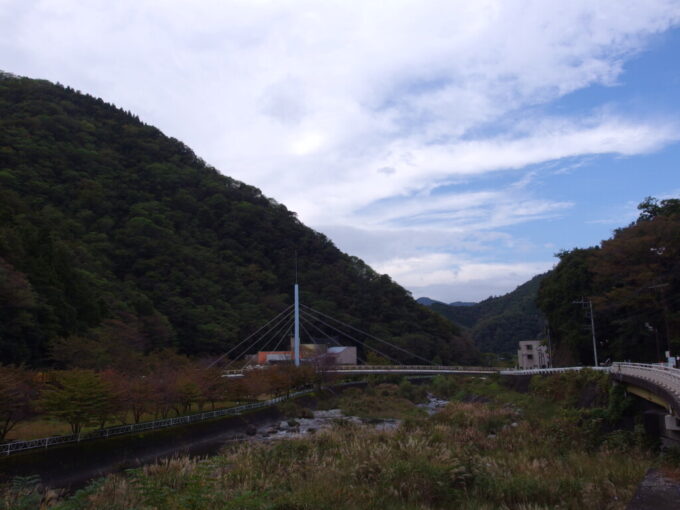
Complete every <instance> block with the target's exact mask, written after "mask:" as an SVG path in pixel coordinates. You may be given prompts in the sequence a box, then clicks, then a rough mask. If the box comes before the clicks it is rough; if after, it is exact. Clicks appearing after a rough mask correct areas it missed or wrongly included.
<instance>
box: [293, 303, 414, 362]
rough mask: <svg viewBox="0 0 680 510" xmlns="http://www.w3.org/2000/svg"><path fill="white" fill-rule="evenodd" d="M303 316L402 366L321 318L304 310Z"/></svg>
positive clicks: (387, 355)
mask: <svg viewBox="0 0 680 510" xmlns="http://www.w3.org/2000/svg"><path fill="white" fill-rule="evenodd" d="M303 314H306V315H308V316H309V317H311V318H313V319H314V320H317V321H319V322H321V323H322V324H323V325H325V326H326V327H329V328H331V329H333V330H334V331H337V332H338V333H340V334H341V335H342V336H345V337H347V338H349V339H350V340H353V341H354V342H356V343H358V344H360V345H362V346H363V347H364V348H365V349H370V350H372V351H374V352H377V353H378V354H380V355H381V356H383V357H385V358H387V359H389V360H390V361H393V362H394V363H396V364H397V365H402V364H403V363H402V362H401V361H399V360H396V359H395V358H393V357H392V356H390V355H389V354H385V353H384V352H381V351H380V350H378V349H376V348H375V347H371V346H370V345H368V344H366V343H365V342H362V341H361V340H359V339H358V338H356V337H353V336H352V335H350V334H349V333H347V332H345V331H342V330H340V329H338V328H337V327H336V326H333V325H332V324H328V323H327V322H325V321H324V320H323V319H321V318H319V317H315V316H313V315H311V314H309V313H308V312H306V311H304V310H303Z"/></svg>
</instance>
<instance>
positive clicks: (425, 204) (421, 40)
mask: <svg viewBox="0 0 680 510" xmlns="http://www.w3.org/2000/svg"><path fill="white" fill-rule="evenodd" d="M0 5H1V6H2V8H1V9H0V33H2V34H3V35H2V36H0V69H4V70H6V71H11V72H14V73H18V74H23V75H28V76H31V77H39V78H47V79H51V80H54V81H59V82H62V83H65V84H68V85H71V86H73V87H75V88H78V89H81V90H83V91H85V92H88V93H91V94H93V95H97V96H101V97H103V98H104V99H105V100H107V101H111V102H114V103H115V104H117V105H118V106H121V107H123V108H125V109H126V110H131V111H133V112H135V113H137V114H139V115H140V117H141V118H142V120H144V121H145V122H148V123H150V124H154V125H157V126H158V127H160V128H161V129H162V130H163V131H164V132H165V133H166V134H168V135H170V136H174V137H176V138H179V139H181V140H183V141H184V142H185V143H187V144H188V145H189V146H190V147H192V148H193V149H194V150H195V151H196V152H197V153H198V155H199V156H201V157H202V158H203V159H205V160H206V161H207V162H209V163H210V164H212V165H213V166H215V167H216V168H218V169H219V170H220V171H222V172H224V173H225V174H227V175H230V176H232V177H235V178H237V179H240V180H243V181H245V182H247V183H249V184H253V185H256V186H258V187H260V188H261V189H262V190H263V192H264V193H265V194H267V195H268V196H271V197H273V198H275V199H276V200H277V201H279V202H282V203H284V204H285V205H286V206H287V207H289V208H290V209H291V210H293V211H296V212H297V213H298V215H299V217H300V219H301V220H302V221H304V222H305V223H307V224H308V225H311V226H313V227H315V228H318V229H320V230H322V231H323V232H325V233H327V234H328V235H329V236H330V237H331V238H332V239H333V240H334V241H335V242H336V243H337V244H338V246H339V247H340V248H342V249H344V250H347V251H350V252H352V253H353V254H356V255H359V256H361V257H362V258H364V259H366V260H367V262H369V263H370V264H373V265H375V266H376V267H377V268H378V269H379V270H381V271H385V272H388V273H389V274H390V275H391V276H392V277H393V278H394V279H395V280H396V281H398V282H399V283H402V284H403V285H406V286H407V287H409V288H410V289H411V290H413V291H414V292H415V291H416V290H418V291H425V290H427V289H435V288H436V289H438V290H437V292H438V293H439V296H438V297H439V298H442V299H445V296H444V294H445V293H446V292H449V293H450V294H449V297H450V299H451V300H454V299H457V298H459V297H460V298H466V299H467V298H469V296H471V295H475V296H478V297H479V296H481V297H483V296H482V294H483V293H484V292H491V293H495V294H498V293H501V291H503V290H505V291H507V290H511V287H512V286H514V285H515V284H516V282H517V283H521V282H518V279H520V278H524V277H527V278H528V277H530V276H532V271H534V272H536V271H543V270H545V268H547V267H549V266H550V265H551V264H552V258H550V257H549V256H548V257H546V256H545V255H541V257H543V258H542V260H538V261H529V262H519V261H517V260H515V259H517V258H518V257H520V256H522V257H524V256H526V253H528V251H529V250H527V249H526V246H529V245H532V241H531V240H528V239H525V238H524V237H523V236H522V235H518V234H517V233H516V232H513V233H512V234H511V233H509V229H511V228H514V227H517V226H521V225H529V224H537V222H548V221H552V220H554V219H556V218H560V217H562V216H564V215H567V214H570V212H571V211H574V209H575V200H574V199H571V198H551V197H549V196H546V195H545V194H544V189H543V188H542V187H541V184H540V183H541V179H542V177H543V176H544V175H547V174H550V175H554V174H558V175H568V174H569V173H575V172H578V171H580V170H582V168H581V167H582V165H584V162H585V161H588V162H592V161H594V160H597V159H598V158H601V157H603V156H611V155H613V156H616V157H633V156H638V155H641V154H649V153H652V152H655V151H659V150H661V149H663V148H664V147H668V146H670V145H672V144H674V143H675V142H677V141H678V140H680V126H679V124H678V122H677V120H676V119H677V115H676V113H677V112H673V111H669V112H667V114H663V112H662V113H659V112H656V113H655V114H653V115H652V114H649V115H641V114H639V113H638V114H636V115H633V114H631V113H629V112H628V111H627V110H626V109H625V108H621V107H619V106H617V105H616V104H609V103H608V104H606V105H604V104H597V105H595V106H591V107H588V108H584V109H582V110H579V111H571V110H569V109H567V110H554V111H553V110H551V109H550V107H551V106H552V105H554V104H555V102H557V101H559V100H560V99H562V98H564V97H567V96H568V95H569V94H571V93H573V92H578V91H582V90H587V89H588V88H589V87H609V88H616V87H617V86H619V85H620V83H621V79H622V76H623V75H624V72H625V64H626V62H628V61H630V60H631V59H632V58H634V57H636V56H637V55H640V54H641V53H642V52H643V51H645V50H646V49H647V48H648V47H649V44H650V38H652V37H653V36H655V35H658V34H661V33H664V32H665V31H667V30H669V29H670V28H672V27H675V26H677V25H678V23H680V3H678V2H677V1H670V0H669V1H666V0H648V1H645V2H640V1H633V0H610V1H601V2H595V3H594V2H592V1H587V0H574V1H570V2H552V3H549V2H532V1H520V0H517V1H510V0H504V1H501V0H479V1H475V2H450V1H444V0H420V1H414V2H410V1H404V2H391V3H389V4H385V3H384V2H378V1H362V2H354V1H349V0H347V1H342V2H335V1H334V2H318V1H313V0H277V1H273V0H271V1H270V0H259V1H246V0H232V1H218V0H204V1H200V2H194V3H192V4H191V6H188V5H187V4H186V2H180V1H179V0H167V1H164V2H156V1H153V0H135V1H134V2H133V1H132V0H120V1H118V2H105V1H103V0H92V1H89V2H86V3H83V2H77V1H76V0H35V1H30V0H29V1H26V0H0ZM598 220H599V218H595V221H598ZM383 243H384V244H383ZM540 244H541V245H543V244H545V243H540ZM385 245H387V246H390V247H391V248H390V250H387V249H386V248H385ZM522 247H523V248H522ZM395 250H399V251H398V252H395ZM454 252H455V253H457V254H458V255H457V257H459V258H456V259H455V260H454V259H452V258H451V255H450V254H451V253H454ZM442 254H444V255H442ZM494 256H495V260H494ZM460 257H462V259H461V258H460ZM418 260H420V262H421V263H417V261H418ZM461 260H463V262H460V261H461ZM504 260H512V262H504ZM457 261H458V262H457ZM459 262H460V263H459ZM461 264H462V265H461ZM503 275H511V276H508V277H507V278H506V277H505V276H503ZM447 289H448V290H447Z"/></svg>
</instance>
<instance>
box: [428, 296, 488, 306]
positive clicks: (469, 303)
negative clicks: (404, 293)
mask: <svg viewBox="0 0 680 510" xmlns="http://www.w3.org/2000/svg"><path fill="white" fill-rule="evenodd" d="M416 301H417V302H418V303H420V304H421V305H425V306H432V305H433V304H435V303H438V304H442V305H443V304H446V303H443V302H441V301H436V300H434V299H430V298H429V297H421V298H418V299H416ZM476 304H477V303H475V302H474V301H454V302H453V303H449V306H473V305H476Z"/></svg>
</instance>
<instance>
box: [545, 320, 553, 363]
mask: <svg viewBox="0 0 680 510" xmlns="http://www.w3.org/2000/svg"><path fill="white" fill-rule="evenodd" d="M545 329H546V331H547V332H548V368H552V367H553V359H552V343H551V342H550V323H547V324H546V327H545Z"/></svg>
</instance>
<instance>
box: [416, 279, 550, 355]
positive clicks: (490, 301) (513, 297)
mask: <svg viewBox="0 0 680 510" xmlns="http://www.w3.org/2000/svg"><path fill="white" fill-rule="evenodd" d="M544 277H545V274H541V275H538V276H535V277H533V278H532V279H531V280H529V281H528V282H526V283H523V284H522V285H520V286H519V287H517V288H516V289H515V290H513V291H512V292H509V293H507V294H505V295H503V296H498V297H493V296H492V297H489V298H487V299H485V300H484V301H480V302H479V303H474V304H467V303H465V304H462V305H456V304H455V303H451V304H449V305H446V304H444V303H440V302H436V301H434V302H431V304H430V305H429V306H430V308H431V309H432V310H434V311H435V312H437V313H439V314H440V315H442V316H443V317H446V318H447V319H449V320H450V321H452V322H454V323H455V324H457V325H459V326H461V327H463V328H468V330H469V335H470V337H471V338H472V340H473V341H474V343H475V345H476V346H477V348H478V349H479V350H480V351H482V352H489V353H495V354H501V355H513V354H515V353H516V352H517V343H518V342H520V341H522V340H534V339H544V334H545V319H544V317H543V314H542V313H541V311H540V310H539V309H538V307H537V306H536V295H537V293H538V287H539V285H540V283H541V280H542V279H543V278H544Z"/></svg>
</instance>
